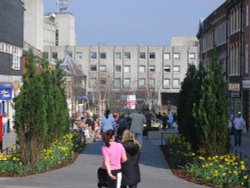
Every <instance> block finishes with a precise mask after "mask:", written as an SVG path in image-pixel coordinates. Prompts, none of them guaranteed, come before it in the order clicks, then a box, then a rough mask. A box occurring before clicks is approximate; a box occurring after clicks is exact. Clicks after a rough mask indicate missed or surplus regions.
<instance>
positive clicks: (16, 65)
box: [12, 55, 21, 70]
mask: <svg viewBox="0 0 250 188" xmlns="http://www.w3.org/2000/svg"><path fill="white" fill-rule="evenodd" d="M12 69H14V70H20V69H21V61H20V57H18V56H16V55H13V56H12Z"/></svg>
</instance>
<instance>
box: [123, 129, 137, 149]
mask: <svg viewBox="0 0 250 188" xmlns="http://www.w3.org/2000/svg"><path fill="white" fill-rule="evenodd" d="M128 140H132V141H133V142H134V143H135V144H137V145H138V146H139V147H141V144H140V143H139V142H138V141H137V140H136V139H135V136H134V133H133V132H132V131H130V130H125V131H124V132H123V134H122V140H121V142H122V143H124V142H126V141H128Z"/></svg>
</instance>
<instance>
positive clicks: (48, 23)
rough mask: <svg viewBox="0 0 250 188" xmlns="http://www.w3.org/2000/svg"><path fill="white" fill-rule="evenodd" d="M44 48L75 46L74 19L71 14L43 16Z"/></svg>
mask: <svg viewBox="0 0 250 188" xmlns="http://www.w3.org/2000/svg"><path fill="white" fill-rule="evenodd" d="M43 31H44V39H43V43H44V46H66V45H69V46H76V35H75V17H74V16H73V15H72V14H71V13H67V12H60V13H47V14H45V15H44V28H43Z"/></svg>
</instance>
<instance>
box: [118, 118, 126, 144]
mask: <svg viewBox="0 0 250 188" xmlns="http://www.w3.org/2000/svg"><path fill="white" fill-rule="evenodd" d="M127 128H128V127H127V119H126V118H125V115H124V114H121V116H120V119H119V121H118V126H117V131H116V134H117V140H118V141H120V140H121V138H122V134H123V132H124V131H125V130H126V129H127Z"/></svg>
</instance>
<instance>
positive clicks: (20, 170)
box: [0, 132, 83, 176]
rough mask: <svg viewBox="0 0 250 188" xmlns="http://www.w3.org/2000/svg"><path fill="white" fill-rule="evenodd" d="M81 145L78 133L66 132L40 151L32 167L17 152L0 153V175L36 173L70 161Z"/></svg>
mask: <svg viewBox="0 0 250 188" xmlns="http://www.w3.org/2000/svg"><path fill="white" fill-rule="evenodd" d="M82 148H83V145H82V144H81V143H80V142H79V133H77V132H75V133H72V134H67V135H65V136H64V137H62V138H61V139H60V140H56V141H55V142H54V143H52V144H51V145H50V147H49V148H46V149H44V150H43V151H42V154H41V156H40V159H39V161H38V163H37V165H36V167H35V169H34V171H32V170H31V168H30V167H28V166H25V165H24V164H23V162H22V159H21V155H20V153H19V152H15V153H13V154H0V176H24V175H28V174H32V173H35V174H38V173H41V172H45V171H48V170H51V169H55V168H59V167H62V166H65V165H67V164H69V163H72V162H73V161H74V159H75V158H76V156H77V154H78V152H79V151H81V149H82Z"/></svg>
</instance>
